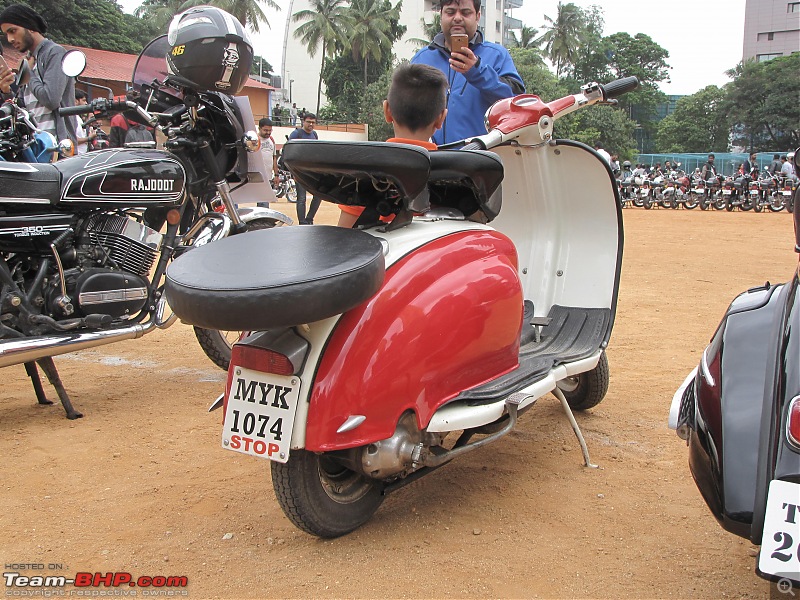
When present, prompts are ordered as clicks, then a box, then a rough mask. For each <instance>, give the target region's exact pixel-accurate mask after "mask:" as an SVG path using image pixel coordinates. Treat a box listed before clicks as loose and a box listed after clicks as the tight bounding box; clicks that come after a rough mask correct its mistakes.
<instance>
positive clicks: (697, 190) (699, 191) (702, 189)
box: [694, 188, 706, 194]
mask: <svg viewBox="0 0 800 600" xmlns="http://www.w3.org/2000/svg"><path fill="white" fill-rule="evenodd" d="M694 193H695V194H705V193H706V190H705V189H704V188H695V190H694Z"/></svg>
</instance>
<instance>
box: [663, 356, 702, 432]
mask: <svg viewBox="0 0 800 600" xmlns="http://www.w3.org/2000/svg"><path fill="white" fill-rule="evenodd" d="M695 377H697V367H695V368H694V369H692V371H691V372H690V373H689V374H688V375H687V376H686V379H684V380H683V383H682V384H681V385H680V387H679V388H678V390H677V391H676V392H675V393H674V394H673V395H672V403H671V404H670V406H669V420H668V421H667V425H668V426H669V428H670V429H673V430H675V429H677V428H678V415H679V414H680V410H681V399H682V398H683V394H684V393H685V392H686V388H688V387H689V386H690V385H691V384H692V383H693V382H694V379H695Z"/></svg>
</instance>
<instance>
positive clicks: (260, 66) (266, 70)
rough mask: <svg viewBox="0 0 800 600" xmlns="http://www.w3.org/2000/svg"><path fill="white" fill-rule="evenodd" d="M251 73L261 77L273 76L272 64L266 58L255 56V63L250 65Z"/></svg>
mask: <svg viewBox="0 0 800 600" xmlns="http://www.w3.org/2000/svg"><path fill="white" fill-rule="evenodd" d="M250 74H251V75H258V76H260V77H272V65H271V64H269V62H268V61H267V59H266V58H263V57H261V56H254V57H253V65H252V66H251V67H250Z"/></svg>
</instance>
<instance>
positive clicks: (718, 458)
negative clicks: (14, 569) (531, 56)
mask: <svg viewBox="0 0 800 600" xmlns="http://www.w3.org/2000/svg"><path fill="white" fill-rule="evenodd" d="M232 24H238V21H236V20H235V19H233V18H232V17H230V15H228V14H227V13H225V12H224V11H221V10H220V9H217V8H213V7H208V6H200V7H196V8H191V9H188V10H187V11H186V12H184V13H181V14H179V15H177V16H176V17H175V18H174V19H173V21H172V24H171V25H170V30H169V33H168V35H164V36H161V37H159V38H156V39H155V40H153V41H152V42H151V43H150V44H149V45H148V46H147V47H145V49H144V50H143V51H142V53H141V55H140V56H139V59H138V60H137V63H136V67H135V68H134V73H133V85H134V87H135V89H136V90H137V91H138V93H139V95H138V98H137V99H136V100H120V101H117V100H114V99H113V98H104V97H100V98H96V99H95V100H93V101H92V102H91V103H90V104H88V105H86V106H78V107H71V108H65V109H61V110H60V114H62V115H79V114H92V115H94V116H95V117H99V118H104V119H105V118H108V116H109V115H110V114H113V113H115V112H124V113H125V114H126V116H128V117H130V118H134V119H136V120H138V121H139V122H141V123H142V124H147V125H149V126H151V127H153V128H155V129H156V130H157V131H159V132H160V133H161V134H162V135H163V137H164V138H165V139H166V142H165V143H164V149H163V150H157V149H155V148H154V145H155V144H154V142H137V143H136V144H132V145H131V146H136V145H138V146H137V147H126V148H122V149H120V148H114V149H108V150H99V151H95V152H91V153H88V154H85V155H81V156H77V157H72V158H66V159H63V160H60V161H58V162H55V163H51V162H49V160H47V159H45V156H47V153H52V152H53V151H54V150H53V143H52V142H53V140H46V139H45V140H41V139H39V137H37V135H38V134H39V133H40V132H39V131H38V130H37V129H36V126H35V123H33V122H32V121H31V119H30V118H29V116H28V115H27V114H26V113H25V111H24V109H22V108H21V107H20V106H19V105H18V104H17V103H15V102H11V103H8V104H6V105H3V108H2V110H3V112H2V113H1V114H0V155H2V158H3V160H2V161H0V203H2V211H0V367H6V366H10V365H18V364H24V365H25V367H26V369H27V370H28V374H29V375H30V377H31V380H32V383H33V387H34V390H35V394H36V397H37V399H38V401H39V402H40V403H42V404H46V403H50V402H49V401H48V400H47V399H46V397H45V395H44V392H43V390H42V386H41V382H40V380H39V376H38V371H37V366H36V365H38V366H39V367H41V368H42V369H43V370H44V372H45V374H46V375H47V376H48V379H49V380H50V382H51V383H52V384H53V385H54V387H55V388H56V390H57V391H58V394H59V398H60V400H61V402H62V404H63V406H64V409H65V410H66V413H67V416H68V417H69V418H78V417H80V416H81V414H80V413H79V412H78V411H76V410H75V409H74V408H73V407H72V405H71V402H70V400H69V397H68V395H67V393H66V391H65V389H64V386H63V385H62V384H61V382H60V380H59V378H58V374H57V371H56V369H55V365H54V363H53V357H54V356H58V355H60V354H63V353H66V352H72V351H76V350H82V349H85V348H90V347H94V346H99V345H102V344H109V343H112V342H115V341H119V340H124V339H135V338H138V337H141V336H142V335H144V334H147V333H150V332H152V331H154V330H156V329H159V328H165V327H168V326H169V325H171V324H172V323H173V322H175V321H176V320H177V319H178V318H180V319H182V321H183V322H184V323H187V324H190V325H193V326H194V327H195V330H196V332H197V336H198V340H199V341H200V343H201V345H202V346H203V349H204V350H205V351H206V353H207V354H208V355H209V357H211V358H212V360H214V362H216V363H217V364H218V365H220V366H221V367H223V368H226V369H227V371H228V378H227V383H226V385H225V389H224V392H223V393H222V394H221V395H220V396H219V398H217V400H216V401H215V402H214V403H213V404H212V407H211V409H212V410H213V409H221V410H222V417H221V420H222V427H221V436H220V444H221V446H222V448H223V449H225V450H227V451H233V452H237V453H241V454H246V455H249V456H252V457H254V458H256V459H260V460H266V461H268V463H269V464H270V467H271V473H272V485H273V489H274V493H275V497H276V499H277V501H278V503H279V505H280V507H281V509H282V510H283V512H284V514H285V515H286V517H287V518H288V519H289V520H290V521H291V522H292V523H293V524H294V525H295V526H297V527H298V528H300V529H301V530H303V531H306V532H308V533H310V534H312V535H316V536H319V537H323V538H332V537H337V536H341V535H345V534H347V533H349V532H352V531H354V530H356V529H357V528H358V527H360V526H361V525H363V524H364V523H366V522H367V521H368V520H369V519H371V518H372V517H373V515H374V514H375V513H376V512H377V510H378V509H379V507H380V505H381V503H382V502H383V500H384V498H385V497H386V495H387V494H389V493H392V492H394V491H396V490H397V489H400V488H402V487H403V486H405V485H407V484H408V483H411V482H413V481H415V480H416V479H418V478H420V477H422V476H424V475H427V474H429V473H432V472H433V471H435V470H436V469H438V468H439V467H442V466H443V465H445V464H447V463H448V462H450V461H452V460H454V459H456V458H458V457H460V456H462V455H464V454H466V453H469V452H473V451H475V450H477V449H479V448H483V447H484V446H485V445H487V444H489V443H492V442H494V441H497V440H499V439H500V438H502V437H503V436H505V435H506V434H508V433H509V432H510V431H512V430H513V429H514V428H515V427H516V425H517V423H518V420H519V419H520V418H521V417H522V416H523V415H524V414H527V413H528V411H530V410H531V409H533V408H534V406H535V404H536V402H537V401H538V400H539V399H540V398H541V397H543V396H544V395H546V394H548V393H552V394H553V395H554V396H555V397H556V398H557V399H558V400H559V402H560V404H561V407H562V409H563V411H564V414H565V417H566V418H567V420H568V421H569V422H570V425H571V427H572V429H573V431H574V433H575V435H576V437H577V439H578V441H579V443H580V445H581V449H582V451H583V458H584V463H585V465H586V466H587V467H591V466H594V465H592V464H591V461H590V457H589V452H588V448H587V446H586V443H585V440H584V438H583V436H582V434H581V431H580V427H579V425H578V423H577V421H576V420H575V418H574V414H573V411H575V410H579V411H581V410H586V409H590V408H592V407H594V406H597V405H598V404H599V403H600V402H601V401H602V400H603V399H604V397H605V395H606V393H607V390H608V386H609V364H608V360H607V358H606V348H607V346H608V343H609V340H610V337H611V332H612V329H613V326H614V322H615V319H616V316H617V313H616V303H617V299H618V295H619V283H620V276H621V268H622V251H623V241H624V234H623V218H622V211H621V208H623V207H630V206H639V207H644V208H652V207H653V206H661V207H664V208H678V207H681V206H682V207H684V208H686V209H694V208H697V207H700V209H701V210H708V209H709V208H714V209H717V210H735V209H737V208H738V209H739V210H754V211H757V212H758V211H764V210H769V211H774V212H777V211H781V210H784V209H785V210H788V211H790V212H793V208H794V201H795V200H796V198H797V186H796V183H795V182H792V181H791V180H790V181H788V182H787V181H784V180H779V179H777V178H769V179H767V178H765V179H763V180H753V181H751V180H749V179H747V178H738V179H733V178H730V179H726V178H723V177H718V178H714V179H711V180H708V181H703V180H701V179H699V178H691V177H689V176H687V175H686V174H685V173H683V172H682V171H680V170H676V171H673V172H670V173H669V174H667V175H658V176H653V177H647V178H641V179H637V178H636V177H634V176H633V175H632V174H625V175H623V176H622V177H621V178H619V179H614V178H613V177H612V176H611V173H610V171H609V170H608V165H607V164H606V163H605V161H604V160H603V158H602V157H601V156H600V155H599V154H597V153H596V152H594V151H593V150H592V149H591V148H589V147H587V146H586V145H584V144H581V143H578V142H574V141H570V140H559V139H555V138H554V137H553V124H554V122H555V121H556V120H557V119H559V118H561V117H563V116H565V115H567V114H570V113H572V112H575V111H577V110H581V109H583V108H585V107H588V106H591V105H594V104H600V103H608V102H610V101H613V100H614V98H616V97H618V96H620V95H622V94H624V93H626V92H629V91H631V90H633V89H635V88H636V87H637V86H638V81H637V80H636V78H634V77H628V78H623V79H620V80H616V81H612V82H610V83H608V84H605V85H601V84H597V83H590V84H587V85H585V86H583V87H582V88H581V90H580V91H579V92H578V93H576V94H572V95H569V96H566V97H564V98H560V99H557V100H554V101H551V102H545V101H543V100H542V99H540V98H539V97H537V96H533V95H526V94H523V95H520V96H516V97H513V98H508V99H505V100H501V101H499V102H497V103H496V104H494V105H493V106H492V107H491V108H490V110H489V111H488V113H487V115H486V123H487V130H488V133H487V134H485V135H482V136H478V137H475V138H472V139H468V140H464V141H463V147H462V148H460V149H457V150H454V149H441V150H439V151H437V152H430V153H429V152H428V151H427V150H425V149H423V148H420V147H417V146H409V145H406V144H388V143H378V142H332V141H324V140H317V141H313V142H312V141H308V140H295V141H291V142H288V143H287V144H285V145H284V148H283V154H284V156H283V162H284V163H285V165H286V166H287V168H288V170H287V171H280V173H279V174H278V177H277V179H276V181H273V183H272V185H273V187H274V188H275V191H276V195H277V196H278V197H287V198H288V199H289V200H290V201H294V200H296V185H297V184H299V185H302V186H303V187H304V188H305V189H307V190H308V191H309V192H310V193H312V194H314V195H315V196H318V197H320V198H322V199H323V200H325V201H328V202H332V203H336V204H348V205H353V206H359V207H362V208H363V209H364V211H363V213H362V215H361V216H360V217H359V218H358V221H357V223H356V227H355V228H351V229H348V228H341V227H330V226H311V227H278V226H279V225H282V224H289V223H290V220H289V219H288V218H287V217H285V216H283V215H281V214H280V213H276V212H274V211H270V210H268V209H262V208H256V209H239V208H237V205H236V202H235V199H234V192H235V191H236V190H237V189H239V188H241V187H243V186H245V185H250V184H251V183H258V174H259V172H260V171H259V169H258V168H257V167H258V165H257V164H255V165H254V164H253V163H252V162H251V161H250V160H249V159H250V158H252V157H258V159H261V152H260V151H259V141H258V137H257V135H256V134H255V132H253V131H249V130H247V128H246V124H252V123H254V119H253V116H252V113H251V112H250V109H249V104H248V103H247V101H246V98H244V97H241V98H239V97H237V98H235V97H233V96H232V95H231V94H232V93H235V92H237V91H238V90H239V89H241V87H242V86H243V84H244V81H245V80H246V78H247V76H248V73H249V67H250V62H251V61H252V56H253V51H252V45H251V44H250V43H249V41H248V39H247V34H246V33H245V32H244V30H243V29H241V26H238V29H237V31H236V32H232V31H231V26H232ZM200 50H201V51H200ZM215 53H216V55H215ZM209 56H210V57H212V58H213V57H214V56H216V58H215V59H214V60H212V61H211V62H210V63H208V64H205V63H202V60H203V57H205V58H206V59H208V57H209ZM223 57H224V60H223ZM194 60H201V64H196V63H193V62H192V61H194ZM221 66H222V67H224V68H221ZM84 67H85V57H84V56H83V55H82V54H80V53H75V52H73V53H68V54H67V57H66V58H65V61H64V72H65V73H66V74H67V75H70V76H78V75H79V74H80V72H81V71H82V70H83V68H84ZM37 144H42V146H41V147H39V146H37ZM45 147H46V148H45ZM795 161H797V155H795ZM262 167H263V165H262ZM262 171H263V169H262ZM575 172H580V173H581V181H582V185H583V186H585V187H586V188H587V189H590V190H591V191H592V193H591V194H576V193H575V187H574V178H572V177H569V175H568V174H570V173H575ZM295 182H296V183H295ZM532 182H535V185H534V184H532ZM262 183H263V181H262ZM501 183H502V188H501ZM12 190H13V195H11V191H12ZM293 199H294V200H293ZM478 211H481V212H482V213H483V215H485V217H486V221H488V222H489V223H490V224H486V223H484V222H476V221H472V220H468V219H466V218H465V215H471V214H474V213H476V212H478ZM386 217H393V220H392V221H391V222H390V223H388V224H387V223H386V222H385V220H386ZM564 223H569V227H564ZM795 224H796V229H797V232H798V238H797V240H796V243H797V248H798V249H800V215H798V214H797V213H795ZM253 229H262V231H253V232H251V233H247V234H246V235H238V234H242V233H245V232H247V231H248V230H253ZM263 229H268V231H264V230H263ZM242 257H265V260H256V261H253V260H242ZM266 258H269V260H266ZM278 264H279V265H280V268H276V265H278ZM798 307H800V279H799V278H798V273H797V272H796V273H795V274H794V275H793V278H792V281H791V282H790V283H787V284H785V285H770V284H767V285H765V286H763V287H762V288H754V289H751V290H749V291H748V292H746V293H745V294H743V295H742V296H740V297H738V298H737V299H736V300H734V302H733V303H732V304H731V308H730V309H729V311H728V313H727V314H726V315H725V318H724V320H723V324H722V325H721V326H720V327H719V328H718V329H717V332H716V333H715V335H714V337H713V339H712V342H711V344H710V345H709V347H708V348H707V349H706V351H705V352H704V353H703V356H702V359H701V363H700V365H699V366H698V368H697V369H696V370H695V371H694V372H693V373H692V374H690V376H689V377H688V378H687V379H686V381H685V382H684V385H683V386H682V387H681V388H680V389H679V390H678V392H677V393H676V394H675V398H674V400H673V405H672V411H671V413H670V424H671V425H672V426H673V427H674V428H676V430H677V431H678V433H679V435H680V436H681V437H682V438H684V439H686V440H687V443H688V444H689V447H690V464H691V467H692V469H691V471H692V475H693V476H694V477H695V479H696V481H697V484H698V487H699V489H700V491H701V492H702V494H703V497H704V499H705V500H706V502H707V503H708V504H709V507H710V508H711V510H712V512H713V513H714V515H715V516H716V517H717V518H718V519H719V520H720V522H721V523H722V525H723V527H726V528H727V529H729V530H731V531H733V532H735V533H737V534H739V535H744V536H746V537H749V538H750V539H752V540H753V541H754V542H756V543H760V544H762V551H761V556H760V558H759V562H758V569H759V570H758V572H759V574H760V575H762V576H763V577H766V578H768V579H774V580H779V579H785V580H786V581H790V582H792V581H793V582H795V583H800V501H798V500H797V499H798V498H800V359H799V358H798V357H800V344H798V338H800V335H798V331H800V308H798ZM170 311H174V312H172V313H170ZM228 334H232V335H228Z"/></svg>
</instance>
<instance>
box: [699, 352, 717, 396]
mask: <svg viewBox="0 0 800 600" xmlns="http://www.w3.org/2000/svg"><path fill="white" fill-rule="evenodd" d="M708 348H709V347H708V346H706V349H705V350H703V354H702V356H701V357H700V372H701V373H702V375H703V379H705V380H706V381H707V382H708V385H710V386H711V387H714V386H715V385H716V383H715V382H714V376H713V375H712V374H711V369H709V368H708V356H707V353H708Z"/></svg>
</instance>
